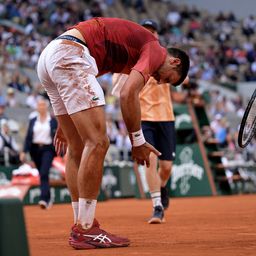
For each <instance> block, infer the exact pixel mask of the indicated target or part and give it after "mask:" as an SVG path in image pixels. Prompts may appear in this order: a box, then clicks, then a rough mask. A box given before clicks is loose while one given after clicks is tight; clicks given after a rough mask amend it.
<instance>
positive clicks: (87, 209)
mask: <svg viewBox="0 0 256 256" xmlns="http://www.w3.org/2000/svg"><path fill="white" fill-rule="evenodd" d="M96 204H97V200H93V199H86V198H79V209H78V222H79V223H80V224H81V225H82V227H83V228H84V229H89V228H90V227H91V226H92V224H93V220H94V215H95V209H96Z"/></svg>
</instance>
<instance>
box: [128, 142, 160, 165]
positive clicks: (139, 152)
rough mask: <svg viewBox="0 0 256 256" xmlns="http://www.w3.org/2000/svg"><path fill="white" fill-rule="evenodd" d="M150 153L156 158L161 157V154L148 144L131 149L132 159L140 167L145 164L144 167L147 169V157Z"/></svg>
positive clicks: (148, 163)
mask: <svg viewBox="0 0 256 256" xmlns="http://www.w3.org/2000/svg"><path fill="white" fill-rule="evenodd" d="M151 152H152V153H154V154H155V155H157V156H160V155H161V153H160V152H159V151H158V150H156V149H155V148H154V147H153V146H152V145H151V144H149V143H148V142H146V143H145V144H143V145H141V146H139V147H132V159H133V160H134V161H136V162H137V163H138V164H140V165H144V164H145V163H146V166H147V167H149V166H150V162H149V155H150V153H151Z"/></svg>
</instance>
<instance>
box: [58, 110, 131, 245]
mask: <svg viewBox="0 0 256 256" xmlns="http://www.w3.org/2000/svg"><path fill="white" fill-rule="evenodd" d="M71 119H72V121H73V124H74V126H73V127H72V126H65V125H64V126H63V127H61V128H63V129H64V130H65V132H64V131H63V132H64V134H65V136H69V138H68V142H69V143H71V144H74V147H75V143H76V142H75V141H74V140H73V135H72V134H73V132H74V127H75V129H76V131H77V132H78V134H79V136H80V138H81V139H80V140H81V142H82V145H83V151H82V154H81V159H80V164H79V168H78V175H77V187H78V193H79V202H78V205H79V210H78V218H77V225H75V226H73V227H72V230H71V236H70V239H69V243H70V245H72V246H73V247H74V248H76V249H94V248H102V247H104V248H107V247H122V246H128V245H129V243H130V242H129V240H128V239H126V238H122V237H118V236H115V235H112V234H109V233H108V232H106V231H104V230H102V229H100V227H99V224H98V222H97V220H96V219H94V216H95V209H96V203H97V196H98V194H99V189H100V184H101V179H102V171H103V162H104V157H105V155H106V152H107V149H108V146H109V140H108V137H107V135H106V122H105V113H104V108H103V107H102V106H100V107H94V108H91V109H87V110H83V111H80V112H77V113H75V114H72V115H71ZM61 124H62V122H60V125H61ZM74 147H70V146H69V154H70V157H72V156H73V152H72V149H74ZM98 236H99V239H98V238H97V237H98ZM101 236H104V239H103V238H102V237H101Z"/></svg>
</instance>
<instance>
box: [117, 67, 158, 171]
mask: <svg viewBox="0 0 256 256" xmlns="http://www.w3.org/2000/svg"><path fill="white" fill-rule="evenodd" d="M143 86H144V78H143V76H142V75H141V74H140V73H139V72H138V71H136V70H132V71H131V73H130V75H129V77H128V79H127V81H126V83H125V84H124V86H123V87H122V90H121V92H120V105H121V111H122V115H123V119H124V122H125V124H126V127H127V130H128V132H129V136H130V139H131V143H132V157H133V159H134V160H135V161H136V162H137V163H138V164H141V165H144V163H146V165H147V166H148V167H149V165H150V163H149V155H150V153H151V152H153V153H154V154H156V155H160V152H159V151H157V150H156V149H155V148H154V147H153V146H152V145H150V144H149V143H147V142H146V141H145V139H144V136H143V132H142V129H141V112H140V101H139V92H140V91H141V89H142V88H143Z"/></svg>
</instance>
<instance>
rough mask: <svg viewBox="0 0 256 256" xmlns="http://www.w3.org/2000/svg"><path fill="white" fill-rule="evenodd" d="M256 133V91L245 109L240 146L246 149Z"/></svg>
mask: <svg viewBox="0 0 256 256" xmlns="http://www.w3.org/2000/svg"><path fill="white" fill-rule="evenodd" d="M255 132H256V89H255V91H254V93H253V95H252V97H251V99H250V101H249V103H248V105H247V107H246V109H245V112H244V115H243V118H242V122H241V125H240V129H239V133H238V145H239V146H240V147H241V148H244V147H246V146H247V145H248V144H249V143H250V141H251V139H252V137H253V136H254V135H255Z"/></svg>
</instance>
